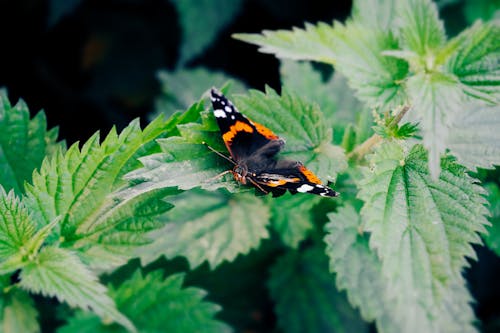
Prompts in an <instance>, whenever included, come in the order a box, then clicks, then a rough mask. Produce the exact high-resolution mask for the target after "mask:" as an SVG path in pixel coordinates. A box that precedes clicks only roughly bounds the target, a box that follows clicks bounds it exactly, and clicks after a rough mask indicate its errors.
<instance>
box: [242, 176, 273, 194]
mask: <svg viewBox="0 0 500 333" xmlns="http://www.w3.org/2000/svg"><path fill="white" fill-rule="evenodd" d="M247 179H248V180H249V181H250V183H252V184H253V185H255V187H257V188H258V189H259V190H261V191H262V192H263V193H265V194H268V193H269V191H266V190H264V189H263V188H262V186H260V185H259V183H257V182H256V181H255V180H253V179H252V178H247Z"/></svg>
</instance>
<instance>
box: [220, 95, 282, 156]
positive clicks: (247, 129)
mask: <svg viewBox="0 0 500 333" xmlns="http://www.w3.org/2000/svg"><path fill="white" fill-rule="evenodd" d="M211 100H212V106H213V109H214V111H213V112H214V115H215V119H216V120H217V124H218V125H219V129H220V132H221V134H222V139H223V140H224V143H225V144H226V147H227V149H228V151H229V152H230V153H231V156H232V157H233V159H235V160H246V159H248V158H249V157H250V156H251V155H255V154H262V155H264V156H266V157H268V158H271V157H273V156H274V155H276V154H277V153H278V152H279V151H280V149H281V147H282V146H283V145H284V143H285V142H284V141H283V140H282V139H280V138H279V137H278V136H277V135H276V134H274V133H273V132H272V131H271V130H270V129H268V128H267V127H265V126H263V125H261V124H258V123H255V122H253V121H251V120H250V119H248V118H247V117H245V116H244V115H243V114H242V113H240V112H239V111H238V110H237V109H236V107H235V106H234V105H233V103H231V101H229V100H228V99H227V98H226V97H225V96H224V95H223V94H222V93H220V92H219V91H217V90H216V89H214V88H212V90H211Z"/></svg>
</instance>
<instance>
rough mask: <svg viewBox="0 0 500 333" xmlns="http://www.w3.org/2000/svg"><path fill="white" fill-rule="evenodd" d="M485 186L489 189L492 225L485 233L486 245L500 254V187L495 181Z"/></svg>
mask: <svg viewBox="0 0 500 333" xmlns="http://www.w3.org/2000/svg"><path fill="white" fill-rule="evenodd" d="M485 187H486V190H487V191H488V202H489V204H490V205H489V208H490V213H491V216H490V218H489V220H490V222H491V226H490V227H489V228H488V234H487V235H484V236H483V238H484V241H485V243H486V245H487V246H488V247H489V248H490V249H491V250H492V251H494V252H495V253H496V254H497V256H500V188H499V187H498V185H497V184H495V183H487V184H485Z"/></svg>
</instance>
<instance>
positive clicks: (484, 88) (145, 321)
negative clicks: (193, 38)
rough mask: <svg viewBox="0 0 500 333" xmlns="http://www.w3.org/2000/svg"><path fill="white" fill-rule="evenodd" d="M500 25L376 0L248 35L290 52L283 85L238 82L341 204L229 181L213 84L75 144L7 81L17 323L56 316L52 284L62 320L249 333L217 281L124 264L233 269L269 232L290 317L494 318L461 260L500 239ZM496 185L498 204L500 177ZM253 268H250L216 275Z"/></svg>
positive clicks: (2, 280) (6, 226)
mask: <svg viewBox="0 0 500 333" xmlns="http://www.w3.org/2000/svg"><path fill="white" fill-rule="evenodd" d="M498 36H500V25H499V23H498V22H486V23H485V22H477V23H475V24H474V25H473V26H472V27H470V28H468V29H467V30H465V31H463V32H462V33H460V34H459V35H458V36H456V37H454V38H452V39H447V38H446V35H445V32H444V29H443V23H442V22H441V21H440V20H439V18H438V14H437V9H436V6H435V5H434V4H433V3H432V2H431V1H426V0H418V1H417V0H407V1H384V2H380V3H379V2H378V1H370V0H365V1H362V0H361V1H357V2H355V5H354V9H353V14H352V17H351V18H350V19H348V20H347V22H345V23H344V24H342V23H339V22H334V23H333V24H332V25H330V24H326V23H319V24H316V25H312V24H306V26H305V29H293V30H280V31H264V32H263V33H262V34H237V35H235V37H236V38H237V39H240V40H244V41H247V42H250V43H254V44H257V45H259V46H260V47H261V51H263V52H267V53H273V54H275V55H276V56H277V57H279V58H282V59H285V58H287V59H288V60H283V61H282V64H281V75H282V84H283V88H282V90H281V92H280V93H277V92H276V91H274V90H272V89H270V88H266V91H265V92H259V91H255V90H250V91H247V92H245V93H243V94H239V95H232V94H231V92H232V91H233V90H234V89H233V88H235V87H238V89H237V90H239V91H245V90H244V88H243V86H242V85H240V84H236V85H234V84H233V85H226V86H225V88H223V90H224V92H225V93H228V94H229V96H230V97H231V98H232V100H233V102H234V103H235V105H236V106H237V107H238V108H239V110H240V111H241V112H242V113H244V114H246V115H248V116H249V117H250V118H251V119H253V120H255V121H257V122H259V123H262V124H264V125H265V126H267V127H269V128H270V129H272V130H273V131H274V132H275V133H276V134H278V135H279V136H281V137H283V138H285V139H286V140H287V144H286V147H285V150H284V152H283V153H282V154H281V155H283V156H284V157H286V158H290V159H295V160H300V161H303V162H304V163H305V164H306V165H307V167H308V168H309V169H311V170H312V171H313V172H315V173H316V174H317V175H318V177H319V178H321V179H322V180H323V181H331V182H333V183H335V185H334V188H335V189H336V190H337V191H339V192H340V193H341V196H340V197H339V198H333V199H332V198H320V197H318V196H313V195H307V194H297V195H290V194H289V193H288V194H286V195H284V196H281V197H279V198H271V197H270V196H257V195H256V194H255V192H254V189H252V188H250V187H245V186H239V185H238V184H237V183H236V182H235V181H234V180H233V179H232V178H231V177H225V178H219V179H213V177H214V176H215V175H217V174H219V173H221V172H223V171H225V170H227V169H228V168H231V165H229V163H228V162H227V161H225V160H224V159H222V158H220V157H219V156H217V155H216V154H214V153H213V152H211V151H210V150H208V149H207V147H206V146H205V145H204V144H203V142H206V143H208V144H209V145H210V146H211V147H213V148H214V149H217V150H219V151H221V152H225V147H224V144H223V142H222V140H221V137H220V133H219V130H218V127H217V125H216V122H215V118H214V116H213V113H212V111H211V110H210V107H209V103H208V96H207V95H206V94H205V95H204V96H203V98H202V99H201V100H200V101H198V102H195V103H194V104H192V105H191V106H190V107H189V108H188V109H187V110H186V111H183V112H177V113H174V114H173V115H172V116H170V117H168V119H166V118H165V117H163V116H159V117H157V118H155V119H154V120H153V121H152V122H151V123H150V124H149V125H148V126H147V127H146V128H144V129H141V128H140V126H139V123H138V121H133V122H132V123H131V124H130V125H129V126H128V127H127V128H125V129H124V130H123V131H121V133H117V131H116V130H115V129H112V130H111V131H110V133H109V134H108V135H107V136H106V137H105V138H103V139H102V140H101V138H100V135H99V134H98V133H97V134H95V135H94V136H93V137H91V138H90V139H89V140H88V141H87V142H85V143H83V144H82V145H81V147H80V146H79V144H74V145H72V146H71V147H69V148H68V149H66V148H65V144H64V143H63V142H57V131H56V130H50V131H47V130H46V121H45V117H44V115H43V113H38V115H37V116H35V117H34V118H32V119H29V112H28V109H27V106H26V105H25V104H24V103H23V102H19V103H17V104H16V105H15V106H12V105H11V104H10V102H9V101H8V99H7V97H6V93H5V92H3V93H2V94H1V95H0V115H1V117H0V127H1V129H2V130H1V131H0V145H1V148H2V154H1V160H0V163H1V172H0V177H1V178H0V181H1V184H2V186H3V189H2V190H1V191H0V213H1V214H0V274H1V275H0V284H1V286H2V289H1V290H2V294H1V297H0V331H2V332H37V331H39V330H40V325H39V323H38V319H37V317H38V312H37V311H38V310H37V306H36V303H35V300H34V299H33V298H32V295H36V294H39V295H42V296H45V297H49V298H55V299H57V301H55V300H52V302H50V303H49V304H51V305H53V306H55V307H59V308H60V309H59V310H58V311H59V318H60V319H59V320H60V323H61V325H60V327H59V328H58V329H57V331H58V332H75V331H78V332H117V331H130V332H134V331H139V332H159V331H162V332H226V331H231V330H232V328H231V326H230V325H229V324H227V323H225V322H223V321H222V320H221V319H216V318H215V316H216V314H217V312H218V311H219V310H220V309H221V307H220V306H219V305H217V304H214V303H213V302H212V301H208V300H204V297H205V295H206V294H207V292H206V291H204V290H203V289H201V288H198V287H183V283H184V282H183V281H184V276H185V274H184V273H175V274H170V273H168V271H169V270H168V269H164V268H160V269H155V270H153V269H143V268H140V267H137V266H138V265H135V266H134V270H135V271H134V272H132V273H130V274H118V276H116V275H117V274H116V272H117V270H118V269H119V268H121V267H122V266H124V265H125V264H126V263H127V261H129V260H130V259H133V258H140V262H141V264H142V265H143V266H145V265H147V264H150V263H152V262H155V261H156V260H157V259H158V258H159V257H161V256H165V257H166V258H169V259H171V258H176V257H179V256H180V257H184V258H186V259H187V262H188V263H189V265H190V268H191V269H195V268H197V267H199V266H200V265H201V264H203V263H206V262H208V265H209V266H210V268H212V269H215V270H216V271H217V269H218V267H220V266H221V264H223V263H224V262H233V261H234V260H235V259H236V258H237V257H238V256H239V255H243V254H247V253H249V252H250V251H251V250H252V249H257V250H256V251H257V252H258V251H260V248H259V247H262V245H261V244H262V242H263V240H264V239H268V238H270V240H266V242H267V244H268V245H267V247H269V244H271V243H272V244H273V245H271V248H278V250H277V251H270V252H269V251H268V250H266V251H267V253H272V254H273V255H274V256H276V257H277V258H275V260H272V261H271V264H270V267H269V266H266V267H264V268H262V267H259V268H255V269H259V270H262V269H264V270H268V271H269V272H270V273H269V276H268V277H267V278H268V279H267V280H265V281H261V282H262V283H264V284H266V285H267V288H268V291H269V294H270V296H271V298H272V300H273V302H274V305H275V307H274V312H275V314H276V317H277V325H278V326H279V327H280V328H281V329H282V330H283V331H286V332H326V331H334V330H336V331H349V332H352V331H360V332H366V331H368V329H369V327H368V326H367V323H370V322H374V323H375V325H376V327H377V329H378V330H379V331H380V332H474V331H476V327H475V326H474V322H475V321H476V319H475V317H474V312H473V310H472V308H471V302H472V301H473V300H472V298H471V296H470V293H469V291H468V290H467V287H466V285H465V281H464V278H463V277H462V272H463V270H464V268H465V267H466V266H467V259H466V258H467V257H469V258H475V253H474V250H473V247H472V245H473V244H480V243H481V238H480V236H481V235H483V237H484V238H485V239H486V244H488V245H490V246H491V248H492V249H494V250H496V251H497V253H499V252H500V251H498V247H495V244H498V242H499V238H498V237H499V236H498V235H499V233H498V232H497V231H496V230H497V229H498V227H495V226H494V227H493V228H492V231H493V232H492V233H491V234H490V235H487V233H486V228H487V226H488V225H489V222H488V220H487V216H488V214H489V212H488V209H487V205H486V203H487V200H486V194H487V191H486V190H485V187H484V186H481V184H480V183H479V181H478V179H476V178H475V176H474V175H476V173H475V172H476V171H477V168H486V169H487V168H492V166H493V165H498V164H500V145H499V144H498V143H499V142H500V131H499V129H500V109H499V104H498V102H499V97H500V88H499V82H500V67H499V62H500V45H499V43H498ZM290 59H291V60H290ZM297 60H306V61H316V62H322V63H326V64H329V65H332V66H333V67H334V74H333V75H332V76H331V77H330V78H327V79H324V78H323V77H322V75H321V74H320V73H319V72H317V71H316V70H315V68H314V67H313V66H312V65H311V64H310V63H308V62H297ZM210 75H211V74H210V73H206V72H203V71H201V72H200V71H199V70H197V71H189V70H186V71H184V72H178V73H175V74H168V73H164V74H163V77H162V81H163V83H164V85H167V86H168V84H169V82H174V81H175V82H177V81H178V79H179V77H184V78H185V80H186V82H190V80H191V82H199V81H200V80H198V79H199V77H200V76H203V80H201V81H202V82H205V81H210V78H211V76H210ZM216 78H217V80H222V77H221V76H220V75H217V76H216ZM217 80H216V81H217ZM209 88H210V86H206V87H204V88H203V89H202V90H208V89H209ZM179 96H180V94H179ZM169 98H170V99H172V98H174V97H172V95H171V96H170V97H169ZM166 104H168V103H167V102H165V99H163V102H162V103H158V106H159V111H162V108H163V107H166ZM177 105H178V104H177ZM487 188H488V190H490V197H489V198H490V199H491V202H492V207H494V210H493V213H494V214H496V215H498V214H499V213H498V211H499V209H498V207H499V204H498V202H499V198H500V191H499V190H498V187H497V185H496V184H488V185H487ZM494 218H495V219H497V217H496V216H495V217H494ZM252 252H255V251H252ZM240 257H241V256H240ZM168 263H169V262H167V265H168ZM225 265H231V264H225ZM127 267H130V264H129V265H128V266H127ZM113 272H115V278H114V279H111V280H110V279H108V280H110V281H112V282H110V283H108V284H107V285H105V284H104V283H103V282H101V281H100V279H99V277H101V280H102V278H103V277H106V276H108V277H109V276H110V273H113ZM228 279H229V280H228ZM236 280H238V281H239V280H242V281H243V280H244V277H243V276H237V275H236V276H233V277H228V276H224V275H222V276H220V281H218V282H219V284H221V285H223V286H225V288H229V286H230V285H231V284H232V283H237V281H236ZM235 281H236V282H235ZM339 290H340V291H345V294H346V295H347V299H346V298H345V294H344V293H340V292H339ZM239 292H241V290H239ZM248 296H249V295H245V294H239V295H233V296H232V297H234V298H238V297H243V298H244V297H248ZM262 297H264V296H262ZM36 300H37V302H38V301H39V300H40V297H38V298H36ZM349 304H350V306H349ZM222 308H223V309H225V305H224V304H223V302H222ZM354 309H358V310H359V313H358V312H357V311H356V310H354ZM54 312H55V311H54ZM46 316H47V315H46ZM360 316H361V318H362V319H363V320H361V318H360ZM221 317H224V310H223V311H222V316H221ZM231 324H233V325H234V324H235V323H234V322H233V323H231Z"/></svg>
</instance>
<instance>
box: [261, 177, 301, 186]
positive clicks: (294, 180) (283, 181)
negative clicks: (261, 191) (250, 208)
mask: <svg viewBox="0 0 500 333" xmlns="http://www.w3.org/2000/svg"><path fill="white" fill-rule="evenodd" d="M299 181H300V178H287V179H277V180H271V181H269V182H267V183H265V184H266V186H269V187H278V186H281V185H285V184H286V183H297V182H299Z"/></svg>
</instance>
